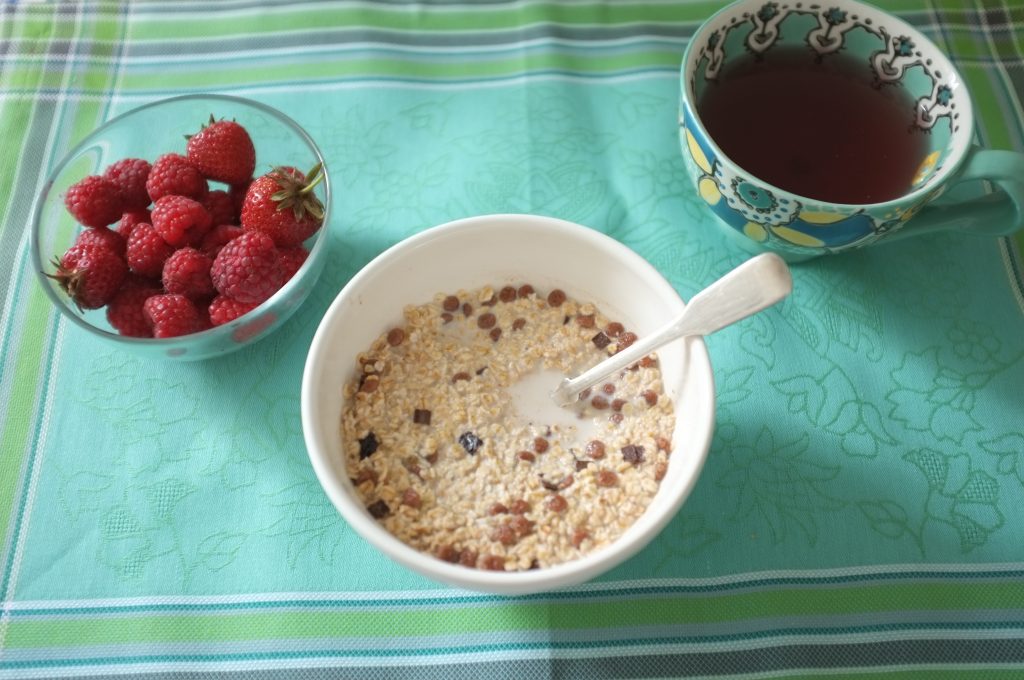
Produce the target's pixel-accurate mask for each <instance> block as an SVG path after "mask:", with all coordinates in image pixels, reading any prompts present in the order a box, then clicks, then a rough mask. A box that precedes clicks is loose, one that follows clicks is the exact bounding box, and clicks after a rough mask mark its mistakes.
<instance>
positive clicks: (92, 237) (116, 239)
mask: <svg viewBox="0 0 1024 680" xmlns="http://www.w3.org/2000/svg"><path fill="white" fill-rule="evenodd" d="M87 243H96V244H99V245H103V246H106V247H107V248H110V249H111V250H112V251H114V253H116V254H117V256H118V257H121V258H124V251H125V240H124V237H123V236H121V234H119V233H117V232H116V231H111V230H110V229H107V228H106V227H97V228H89V229H86V230H85V231H83V232H82V233H81V234H79V235H78V238H76V239H75V245H76V246H80V245H84V244H87Z"/></svg>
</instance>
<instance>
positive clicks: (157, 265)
mask: <svg viewBox="0 0 1024 680" xmlns="http://www.w3.org/2000/svg"><path fill="white" fill-rule="evenodd" d="M125 252H126V255H125V257H126V258H127V260H128V266H129V267H130V268H131V270H132V271H133V272H135V273H136V274H140V275H142V276H148V277H150V278H154V279H155V278H160V277H161V276H162V275H163V271H164V262H166V261H167V258H169V257H170V256H171V253H173V252H174V246H172V245H171V244H169V243H168V242H167V241H165V240H163V238H162V237H161V236H160V234H158V233H157V231H156V229H154V228H153V225H151V224H145V223H143V224H137V225H135V228H134V229H132V233H131V235H130V236H129V237H128V247H127V249H126V251H125Z"/></svg>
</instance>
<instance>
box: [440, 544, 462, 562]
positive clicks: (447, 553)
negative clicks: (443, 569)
mask: <svg viewBox="0 0 1024 680" xmlns="http://www.w3.org/2000/svg"><path fill="white" fill-rule="evenodd" d="M436 555H437V558H438V559H439V560H444V561H445V562H458V561H459V551H458V550H456V549H455V546H452V545H448V544H445V545H442V546H441V547H440V548H438V549H437V553H436Z"/></svg>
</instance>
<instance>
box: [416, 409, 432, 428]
mask: <svg viewBox="0 0 1024 680" xmlns="http://www.w3.org/2000/svg"><path fill="white" fill-rule="evenodd" d="M430 416H431V412H430V410H429V409H425V408H418V409H414V410H413V412H412V422H414V423H416V424H417V425H430Z"/></svg>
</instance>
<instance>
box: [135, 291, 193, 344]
mask: <svg viewBox="0 0 1024 680" xmlns="http://www.w3.org/2000/svg"><path fill="white" fill-rule="evenodd" d="M142 311H143V313H144V314H145V316H146V319H147V320H149V323H150V324H152V326H153V337H154V338H174V337H177V336H179V335H188V334H189V333H195V332H197V331H199V330H201V328H202V319H201V317H200V315H199V310H197V309H196V306H195V305H194V304H193V303H192V301H191V300H189V299H188V298H187V297H185V296H184V295H175V294H170V293H168V294H165V295H154V296H152V297H150V298H148V299H147V300H146V301H145V302H144V303H143V305H142Z"/></svg>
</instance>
